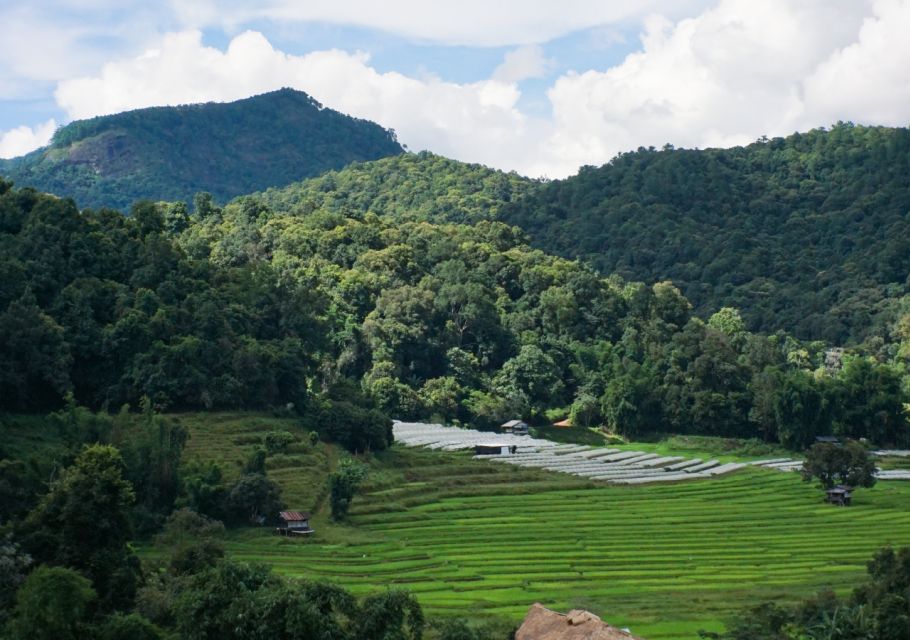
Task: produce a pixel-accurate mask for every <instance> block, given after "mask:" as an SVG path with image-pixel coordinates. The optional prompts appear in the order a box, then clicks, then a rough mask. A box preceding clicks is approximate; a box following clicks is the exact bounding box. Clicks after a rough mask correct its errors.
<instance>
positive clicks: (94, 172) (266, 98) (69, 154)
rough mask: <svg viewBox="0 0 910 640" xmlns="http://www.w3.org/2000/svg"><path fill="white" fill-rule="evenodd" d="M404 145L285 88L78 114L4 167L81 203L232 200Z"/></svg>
mask: <svg viewBox="0 0 910 640" xmlns="http://www.w3.org/2000/svg"><path fill="white" fill-rule="evenodd" d="M401 152H402V148H401V146H400V145H399V144H398V142H397V141H396V140H395V136H394V133H393V132H391V131H387V130H385V129H383V128H382V127H380V126H379V125H377V124H375V123H373V122H369V121H366V120H360V119H356V118H351V117H349V116H346V115H344V114H342V113H339V112H337V111H333V110H332V109H326V108H323V107H322V106H321V105H320V104H319V103H318V102H316V101H315V100H314V99H313V98H311V97H310V96H308V95H307V94H305V93H303V92H300V91H295V90H292V89H281V90H279V91H274V92H271V93H266V94H262V95H259V96H254V97H252V98H248V99H246V100H239V101H237V102H230V103H207V104H196V105H186V106H180V107H155V108H150V109H139V110H136V111H128V112H125V113H120V114H117V115H113V116H102V117H98V118H92V119H90V120H81V121H77V122H73V123H71V124H69V125H67V126H65V127H63V128H62V129H60V130H59V131H58V132H57V133H56V134H55V136H54V139H53V141H52V143H51V145H50V146H49V147H46V148H44V149H39V150H38V151H35V152H32V153H31V154H29V155H26V156H23V157H21V158H17V159H14V160H11V161H7V162H5V163H4V164H2V165H0V171H2V172H3V173H4V174H6V175H7V176H8V177H9V178H11V179H12V180H13V181H14V182H16V183H17V185H18V186H21V187H24V186H32V187H35V188H37V189H39V190H41V191H48V192H51V193H55V194H57V195H60V196H69V197H72V198H74V199H75V200H76V202H77V203H78V204H79V206H81V207H95V208H97V207H115V208H121V209H125V208H128V207H129V206H130V205H131V204H132V203H133V202H135V201H136V200H139V199H145V198H148V199H152V200H184V201H190V200H192V198H193V195H194V194H195V193H196V192H199V191H208V192H210V193H212V194H213V195H214V196H215V199H216V200H219V201H225V200H227V199H229V198H232V197H234V196H237V195H240V194H243V193H250V192H252V191H258V190H261V189H266V188H268V187H271V186H280V185H285V184H288V183H291V182H293V181H295V180H301V179H303V178H306V177H309V176H315V175H318V174H320V173H323V172H325V171H328V170H331V169H338V168H340V167H343V166H344V165H346V164H349V163H351V162H354V161H362V160H374V159H377V158H381V157H385V156H389V155H396V154H398V153H401Z"/></svg>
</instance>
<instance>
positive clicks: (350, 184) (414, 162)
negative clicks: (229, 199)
mask: <svg viewBox="0 0 910 640" xmlns="http://www.w3.org/2000/svg"><path fill="white" fill-rule="evenodd" d="M539 187H540V183H539V182H537V181H536V180H530V179H528V178H524V177H522V176H519V175H518V174H517V173H514V172H512V173H505V172H503V171H497V170H495V169H490V168H488V167H485V166H483V165H479V164H467V163H464V162H459V161H457V160H450V159H449V158H444V157H442V156H437V155H435V154H432V153H429V152H427V151H421V152H420V153H416V154H413V153H405V154H401V155H397V156H393V157H390V158H382V159H381V160H376V161H374V162H362V163H355V164H352V165H350V166H347V167H345V168H343V169H341V170H339V171H332V172H330V173H327V174H325V175H323V176H319V177H318V178H311V179H309V180H304V181H302V182H299V183H295V184H291V185H288V186H286V187H282V188H273V189H269V190H268V191H266V192H264V193H262V194H257V197H258V198H260V199H261V200H262V201H263V202H264V203H265V204H266V205H267V206H268V207H269V208H270V209H271V210H273V211H275V212H278V213H291V214H298V215H307V214H309V213H312V212H314V211H317V210H319V211H323V212H331V213H339V214H343V215H347V216H354V217H361V216H363V215H364V214H366V213H368V212H372V213H375V214H377V215H381V216H385V217H387V218H390V219H393V220H398V221H405V220H409V221H426V222H435V223H447V222H450V223H458V224H473V223H476V222H479V221H480V220H492V219H494V218H496V216H497V215H499V213H500V211H501V210H502V208H503V207H505V206H506V205H508V204H509V203H512V202H517V201H519V200H521V199H522V198H524V197H525V196H527V195H528V194H530V193H532V192H533V191H534V190H535V189H538V188H539Z"/></svg>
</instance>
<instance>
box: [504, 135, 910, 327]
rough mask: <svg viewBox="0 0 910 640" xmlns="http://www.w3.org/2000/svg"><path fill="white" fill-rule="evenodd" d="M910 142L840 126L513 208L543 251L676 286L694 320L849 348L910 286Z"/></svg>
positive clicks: (631, 159)
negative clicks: (732, 314) (727, 316)
mask: <svg viewBox="0 0 910 640" xmlns="http://www.w3.org/2000/svg"><path fill="white" fill-rule="evenodd" d="M908 175H910V131H908V130H907V129H890V128H883V127H860V126H853V125H851V124H838V125H837V126H835V127H832V128H831V129H830V130H828V131H826V130H823V129H818V130H814V131H810V132H809V133H805V134H794V135H792V136H789V137H786V138H774V139H770V140H768V139H762V140H760V141H758V142H756V143H755V144H751V145H748V146H746V147H734V148H731V149H706V150H686V149H673V148H671V147H665V148H664V149H660V150H656V149H653V148H651V149H639V150H638V151H635V152H631V153H625V154H621V155H620V156H618V157H617V158H615V159H614V160H613V161H611V162H610V163H609V164H606V165H604V166H602V167H600V168H594V167H585V168H583V169H582V170H581V171H580V172H579V174H578V175H577V176H574V177H571V178H569V179H567V180H561V181H555V182H551V183H549V184H547V185H545V186H544V187H543V188H541V189H540V190H538V191H536V192H535V193H533V194H532V195H531V197H529V198H525V199H523V200H520V201H518V202H516V203H514V204H512V205H510V206H509V207H506V208H505V210H504V214H503V215H502V219H503V220H504V221H505V222H507V223H509V224H515V225H518V226H520V227H521V228H522V229H524V230H525V231H526V232H527V233H528V234H529V235H530V237H531V239H532V242H533V244H534V245H535V246H538V247H541V248H544V249H545V250H547V251H550V252H553V253H556V254H559V255H563V256H566V257H570V258H576V257H577V258H582V259H584V260H586V261H589V262H590V263H591V264H593V265H594V266H595V267H597V268H598V269H599V270H600V271H601V272H603V273H616V274H619V275H621V276H623V277H624V278H628V279H632V280H641V281H644V282H659V281H661V280H671V281H672V282H673V283H674V284H675V285H676V286H678V287H679V288H680V290H681V291H682V292H683V294H684V295H685V296H686V297H687V298H688V299H689V300H691V301H692V303H693V305H694V306H695V311H696V313H699V314H704V315H707V314H710V313H713V312H715V311H717V310H718V309H719V308H721V307H724V306H732V307H736V308H738V309H740V310H741V311H742V313H743V317H744V319H745V320H746V324H747V326H748V327H749V328H750V329H752V330H757V331H763V332H772V331H776V330H778V329H784V330H786V331H788V332H791V333H793V334H794V335H796V336H798V337H801V338H806V339H822V340H826V341H829V342H832V343H838V344H847V343H851V342H857V341H861V340H862V339H864V338H865V337H867V336H870V335H882V334H883V333H884V332H885V331H886V330H887V328H886V326H885V325H886V323H887V319H888V318H889V317H890V314H891V313H892V311H893V310H892V308H891V303H892V302H893V301H894V300H895V299H896V298H897V297H898V296H900V295H902V294H905V293H906V292H907V290H908V281H907V277H908V274H910V189H908V182H907V176H908Z"/></svg>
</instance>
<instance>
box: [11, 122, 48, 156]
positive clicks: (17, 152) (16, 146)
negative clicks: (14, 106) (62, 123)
mask: <svg viewBox="0 0 910 640" xmlns="http://www.w3.org/2000/svg"><path fill="white" fill-rule="evenodd" d="M56 129H57V122H56V121H55V120H53V119H51V120H48V121H47V122H45V123H44V124H39V125H37V126H36V127H34V128H32V127H26V126H22V127H16V128H15V129H10V130H9V131H3V132H0V158H15V157H17V156H21V155H24V154H26V153H28V152H29V151H34V150H35V149H37V148H39V147H43V146H45V145H47V144H48V143H49V142H50V141H51V137H52V136H53V135H54V131H55V130H56Z"/></svg>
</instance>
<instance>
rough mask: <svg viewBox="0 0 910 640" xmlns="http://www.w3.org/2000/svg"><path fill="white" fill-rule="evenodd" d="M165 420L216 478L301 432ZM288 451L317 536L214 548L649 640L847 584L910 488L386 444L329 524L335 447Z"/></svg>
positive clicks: (456, 611)
mask: <svg viewBox="0 0 910 640" xmlns="http://www.w3.org/2000/svg"><path fill="white" fill-rule="evenodd" d="M179 417H180V419H181V420H182V421H183V423H184V424H185V425H186V426H187V427H188V429H189V431H190V434H191V437H190V440H189V442H188V443H187V449H186V451H185V458H186V459H187V460H192V459H201V460H212V461H217V462H219V463H220V464H221V465H222V467H223V468H224V470H225V476H226V477H227V478H233V477H236V475H237V474H238V473H239V472H240V468H241V466H242V463H243V461H244V460H245V459H246V457H247V456H248V455H249V453H250V452H251V451H252V450H253V448H254V447H255V446H256V444H255V443H256V439H257V437H261V436H262V435H263V434H264V433H265V432H268V431H270V430H273V429H288V430H291V431H295V432H297V433H299V434H300V435H301V436H305V435H306V434H304V433H303V432H302V430H301V429H299V427H297V426H296V422H295V421H294V420H292V419H280V418H273V417H268V416H264V415H255V414H187V415H181V416H179ZM45 422H46V421H45V420H43V419H40V418H32V417H19V418H16V419H13V420H6V421H5V422H4V424H3V425H0V426H2V427H3V428H2V436H3V439H2V444H3V448H4V450H6V451H7V453H8V455H12V456H14V457H19V456H23V457H27V455H38V454H40V455H45V456H56V455H58V453H60V442H59V437H58V436H57V435H56V434H55V433H53V430H49V429H48V428H46V426H45V424H44V423H45ZM304 439H305V438H304ZM631 446H633V447H634V448H640V449H645V448H646V446H647V445H642V446H635V445H631ZM654 447H655V448H657V449H659V450H663V451H666V452H667V453H684V454H687V455H690V456H691V455H695V454H694V453H693V451H699V450H702V451H704V452H705V453H721V452H726V451H727V449H728V446H727V444H726V443H718V442H709V441H694V442H693V441H689V440H683V441H675V440H670V441H668V442H666V443H658V444H655V445H654ZM299 449H300V450H299V451H296V452H292V453H289V454H285V455H283V456H274V457H272V458H270V459H269V463H268V466H269V473H270V475H271V476H272V477H273V478H274V479H275V480H276V481H277V482H279V483H280V484H281V485H282V487H283V489H284V496H285V501H286V502H287V504H288V506H289V507H290V508H294V509H312V510H315V511H317V512H318V514H317V516H316V518H315V520H314V523H313V525H314V527H315V528H316V529H317V533H316V534H315V535H314V536H313V538H312V539H308V540H288V539H286V538H280V537H278V536H274V535H271V534H270V532H269V530H267V529H241V530H236V531H233V532H231V533H230V537H229V540H228V547H229V550H230V552H231V553H232V554H233V555H234V556H235V557H237V558H239V559H243V560H248V561H264V562H268V563H270V564H272V565H273V566H274V567H275V569H276V570H277V571H278V572H280V573H284V574H287V575H293V576H301V577H306V578H315V579H326V580H331V581H334V582H337V583H339V584H342V585H344V586H346V587H348V588H350V589H351V590H352V591H354V592H355V593H368V592H374V591H376V590H377V589H382V588H384V587H385V586H387V585H397V586H401V587H406V588H408V589H410V590H412V591H413V592H415V593H416V594H417V595H418V598H419V599H420V601H421V603H422V604H423V606H424V607H425V609H426V612H427V613H428V614H429V615H430V616H445V615H458V616H464V617H477V616H481V617H482V616H489V617H491V618H497V619H506V620H512V621H514V622H516V623H517V622H518V621H519V620H520V619H521V617H522V616H523V615H524V613H525V611H526V610H527V607H528V606H529V605H530V604H531V603H532V602H534V601H535V600H539V601H541V602H543V603H545V604H546V605H548V606H553V607H555V608H558V609H560V610H565V609H568V608H570V607H584V608H588V609H591V610H593V611H594V612H596V613H598V614H600V615H602V616H603V617H604V618H605V619H607V620H609V621H610V622H612V623H613V624H618V625H623V626H629V627H631V628H632V630H633V631H634V632H635V633H637V634H640V635H642V636H643V637H646V638H649V639H650V640H654V639H657V638H685V637H688V638H691V637H694V636H695V634H696V632H697V630H698V629H719V628H720V627H721V625H722V623H723V621H724V620H725V619H726V618H727V617H728V616H729V615H730V614H731V613H733V612H735V611H737V610H739V609H740V608H742V607H743V606H747V605H750V604H755V603H758V602H761V601H763V600H769V599H776V600H780V601H790V600H792V599H794V598H798V597H804V596H807V595H809V594H811V593H813V592H814V591H816V590H818V589H820V588H823V587H833V588H835V589H837V590H840V591H846V590H849V589H850V588H851V587H852V586H853V585H854V584H855V583H856V582H857V581H859V580H862V579H863V576H864V572H865V568H864V565H865V562H866V560H867V559H868V558H869V556H870V555H871V554H872V552H873V551H874V550H875V549H876V548H878V547H880V546H882V545H884V544H893V545H907V544H910V510H908V509H907V505H908V504H910V482H906V483H905V482H899V481H896V482H895V481H892V482H882V483H879V485H878V486H876V487H875V488H873V489H867V490H861V491H859V492H857V494H856V497H855V501H854V506H852V507H850V508H837V507H831V506H828V505H825V504H823V503H822V502H821V494H820V492H819V490H818V489H816V488H815V487H813V486H811V485H808V484H805V483H803V482H801V481H800V479H799V476H798V475H796V474H788V473H781V472H778V471H769V470H759V469H745V470H742V471H738V472H736V473H734V474H732V475H730V476H726V477H722V478H716V479H711V480H702V481H693V482H685V483H680V484H676V485H661V486H635V487H618V486H610V485H605V484H595V483H592V482H588V481H585V480H583V479H580V478H576V477H573V476H569V475H564V474H557V473H549V472H545V471H540V470H534V469H520V468H517V467H513V466H512V465H505V464H497V463H493V462H480V461H474V460H471V459H470V456H469V455H468V454H465V453H442V452H434V451H426V450H420V449H407V448H403V447H400V446H396V447H395V448H393V449H392V450H390V451H387V452H384V453H382V454H380V455H377V456H374V457H372V458H371V459H370V460H369V462H370V465H371V467H372V471H371V475H370V479H369V483H368V485H367V486H366V487H365V489H366V491H365V493H364V494H362V495H360V496H358V497H357V498H356V499H355V502H354V508H353V511H352V517H351V521H350V523H349V525H348V526H339V525H334V524H332V523H330V522H329V521H328V518H327V516H326V508H325V502H326V500H325V477H326V474H327V473H328V471H329V470H330V469H331V468H332V467H333V466H334V464H335V461H336V459H337V456H338V452H337V450H336V449H335V448H334V447H332V446H330V445H325V444H319V445H317V446H315V447H300V448H299ZM737 453H738V454H741V455H744V456H745V455H749V454H750V453H753V452H751V451H741V452H740V451H738V452H737ZM891 462H893V463H894V464H895V465H902V464H906V460H904V459H898V460H894V461H891ZM140 550H141V551H142V552H143V554H145V555H151V554H154V551H153V550H152V549H150V548H148V547H147V546H141V547H140Z"/></svg>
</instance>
